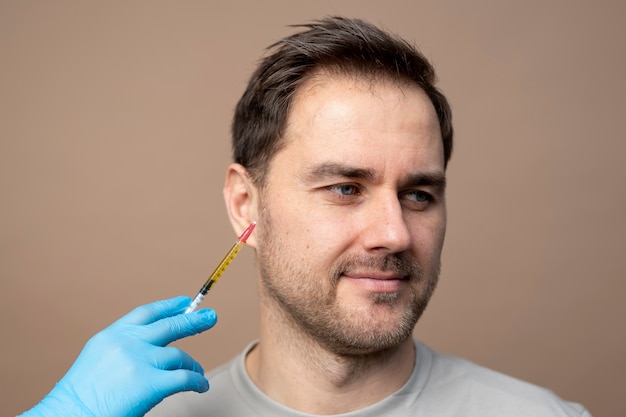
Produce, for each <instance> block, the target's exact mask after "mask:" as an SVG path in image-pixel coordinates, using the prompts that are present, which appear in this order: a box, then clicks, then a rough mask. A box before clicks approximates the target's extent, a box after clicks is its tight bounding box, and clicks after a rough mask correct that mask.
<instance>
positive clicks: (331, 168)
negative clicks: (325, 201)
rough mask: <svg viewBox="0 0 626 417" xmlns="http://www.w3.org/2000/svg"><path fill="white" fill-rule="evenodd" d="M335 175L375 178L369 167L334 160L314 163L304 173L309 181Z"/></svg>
mask: <svg viewBox="0 0 626 417" xmlns="http://www.w3.org/2000/svg"><path fill="white" fill-rule="evenodd" d="M336 177H343V178H354V179H363V180H370V181H371V180H374V179H375V178H376V174H375V173H374V171H372V170H370V169H365V168H357V167H351V166H349V165H345V164H341V163H336V162H325V163H323V164H320V165H316V166H315V167H313V169H311V170H310V171H309V172H308V173H307V174H306V178H307V179H309V180H311V181H315V180H320V179H325V178H336Z"/></svg>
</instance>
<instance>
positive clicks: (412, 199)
mask: <svg viewBox="0 0 626 417" xmlns="http://www.w3.org/2000/svg"><path fill="white" fill-rule="evenodd" d="M400 198H401V200H402V201H403V202H405V203H406V204H408V205H409V207H410V208H412V209H414V210H420V211H421V210H426V208H427V207H428V206H429V205H430V203H431V202H432V201H433V196H432V195H430V194H429V193H427V192H426V191H422V190H411V191H405V192H403V193H401V194H400Z"/></svg>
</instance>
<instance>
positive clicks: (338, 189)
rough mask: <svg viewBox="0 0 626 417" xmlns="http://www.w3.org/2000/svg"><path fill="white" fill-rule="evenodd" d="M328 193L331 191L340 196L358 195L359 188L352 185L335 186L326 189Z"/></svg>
mask: <svg viewBox="0 0 626 417" xmlns="http://www.w3.org/2000/svg"><path fill="white" fill-rule="evenodd" d="M328 190H329V191H333V192H335V193H337V194H340V195H342V196H350V195H355V194H358V193H359V188H358V187H357V186H356V185H353V184H337V185H331V186H329V187H328Z"/></svg>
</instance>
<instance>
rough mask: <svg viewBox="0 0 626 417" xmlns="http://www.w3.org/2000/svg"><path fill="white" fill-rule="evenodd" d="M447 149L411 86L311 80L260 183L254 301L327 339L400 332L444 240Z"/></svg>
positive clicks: (367, 349) (355, 350) (338, 341)
mask: <svg viewBox="0 0 626 417" xmlns="http://www.w3.org/2000/svg"><path fill="white" fill-rule="evenodd" d="M444 189H445V177H444V157H443V147H442V140H441V133H440V129H439V123H438V119H437V116H436V113H435V110H434V108H433V106H432V104H431V102H430V100H429V99H428V97H427V96H426V94H425V93H424V92H423V91H422V90H420V89H419V88H417V87H415V86H407V85H403V86H399V85H397V84H394V83H390V82H381V81H370V80H363V79H357V78H355V77H341V76H335V75H333V76H324V75H321V76H319V77H317V78H314V79H312V80H309V81H308V82H307V83H306V84H305V85H303V86H302V87H301V88H300V89H299V91H298V93H297V95H296V97H295V100H294V103H293V106H292V109H291V113H290V116H289V119H288V124H287V128H286V131H285V146H284V147H283V148H282V149H281V150H280V151H279V152H278V153H277V154H276V155H275V156H274V158H273V159H272V162H271V166H270V169H269V172H268V174H267V177H266V183H265V187H264V188H263V189H262V191H261V200H260V210H262V213H261V217H260V219H259V227H258V229H257V230H258V231H257V238H256V241H257V259H258V265H259V269H260V274H261V294H262V299H261V302H262V303H264V307H265V308H269V309H270V310H271V311H273V312H274V313H278V314H273V315H274V317H281V318H283V319H284V318H286V323H288V324H289V325H293V326H294V328H296V329H298V331H303V332H304V333H305V334H306V335H308V336H310V337H312V338H313V339H314V340H316V341H317V342H318V343H320V344H321V345H322V346H324V347H325V348H328V349H331V350H332V351H335V352H337V353H341V354H361V353H371V352H375V351H380V350H382V349H386V348H391V347H393V346H396V345H398V344H399V343H400V342H402V341H405V340H406V339H407V338H409V337H410V336H411V332H412V330H413V328H414V326H415V323H416V322H417V319H418V318H419V316H420V315H421V313H422V311H423V310H424V308H425V307H426V304H427V302H428V299H429V298H430V296H431V294H432V291H433V290H434V287H435V284H436V281H437V277H438V273H439V262H440V255H441V250H442V246H443V241H444V234H445V226H446V212H445V201H444Z"/></svg>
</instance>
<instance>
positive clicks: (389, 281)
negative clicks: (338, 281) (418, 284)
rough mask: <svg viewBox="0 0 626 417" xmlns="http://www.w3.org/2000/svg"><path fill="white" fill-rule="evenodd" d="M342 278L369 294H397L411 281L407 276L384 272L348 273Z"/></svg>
mask: <svg viewBox="0 0 626 417" xmlns="http://www.w3.org/2000/svg"><path fill="white" fill-rule="evenodd" d="M341 278H342V279H343V280H344V281H346V282H348V283H351V284H352V285H355V286H358V287H360V288H362V289H364V290H366V291H369V292H397V291H400V290H401V289H402V288H403V287H404V286H405V285H407V282H408V281H409V277H408V276H406V275H401V274H397V273H394V272H384V271H358V272H356V271H355V272H346V273H344V274H342V276H341Z"/></svg>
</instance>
